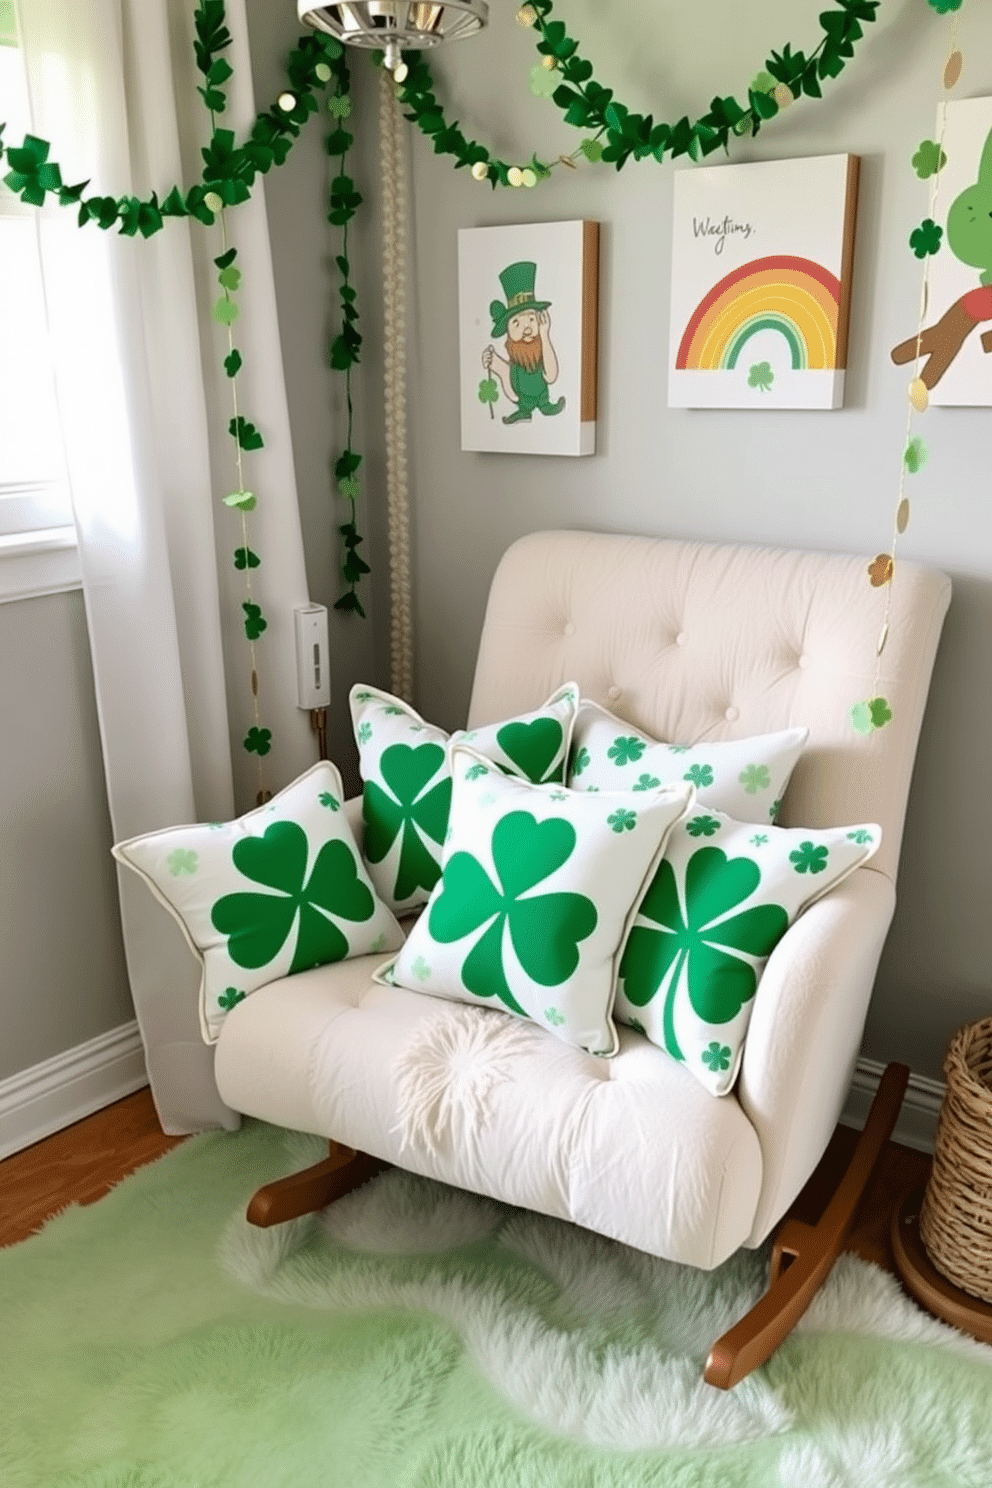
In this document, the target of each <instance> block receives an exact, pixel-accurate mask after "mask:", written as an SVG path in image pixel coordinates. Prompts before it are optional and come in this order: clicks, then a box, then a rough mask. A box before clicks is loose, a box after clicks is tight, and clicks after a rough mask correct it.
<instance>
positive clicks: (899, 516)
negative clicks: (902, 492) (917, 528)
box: [896, 496, 909, 532]
mask: <svg viewBox="0 0 992 1488" xmlns="http://www.w3.org/2000/svg"><path fill="white" fill-rule="evenodd" d="M908 526H909V501H908V499H907V497H905V496H904V497H903V498H902V500H901V501H900V503H899V510H898V511H897V512H896V530H897V531H898V532H905V531H906V528H907V527H908Z"/></svg>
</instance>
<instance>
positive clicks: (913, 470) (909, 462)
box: [902, 434, 930, 475]
mask: <svg viewBox="0 0 992 1488" xmlns="http://www.w3.org/2000/svg"><path fill="white" fill-rule="evenodd" d="M929 454H930V451H929V450H928V449H927V446H926V441H925V440H923V439H921V438H920V436H919V435H918V434H917V435H916V437H915V438H913V439H911V440H910V441H909V443H908V444H907V445H906V448H905V450H904V451H903V456H902V459H903V464H904V465H905V467H906V469H907V471H908V472H909V474H910V475H918V474H919V473H920V471H921V470H922V469H923V467H924V465H925V464H926V463H927V458H928V456H929Z"/></svg>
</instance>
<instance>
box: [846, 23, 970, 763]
mask: <svg viewBox="0 0 992 1488" xmlns="http://www.w3.org/2000/svg"><path fill="white" fill-rule="evenodd" d="M962 3H963V0H929V4H930V6H931V7H932V9H933V10H935V11H937V12H938V14H940V15H945V14H947V13H949V12H957V11H959V10H960V9H961V5H962ZM962 67H963V58H962V55H961V52H960V51H959V49H958V46H957V17H956V16H955V21H954V33H953V35H952V39H951V45H950V50H949V53H948V57H947V62H946V63H945V65H944V72H943V83H944V90H945V93H947V92H950V90H951V89H952V88H953V87H954V86H955V84H956V83H957V82H958V80H959V78H960V77H961V71H962ZM946 116H947V109H946V99H945V102H944V105H943V107H942V108H941V111H940V121H941V122H940V130H939V138H938V139H936V140H923V141H921V143H920V145H919V147H918V148H917V150H916V152H915V154H914V155H913V157H912V162H911V163H912V167H913V170H914V172H915V173H916V175H917V176H918V177H919V179H920V180H921V181H929V183H930V189H929V202H928V209H927V215H926V216H925V217H924V219H923V221H922V222H921V223H920V224H919V226H918V227H916V228H914V229H913V231H912V232H911V233H910V235H909V247H910V249H911V250H912V252H913V253H914V255H915V256H916V257H917V258H918V259H920V260H921V261H922V263H923V283H922V286H921V291H920V309H919V320H918V326H917V332H916V337H915V344H916V372H915V375H914V377H913V378H912V380H911V382H910V383H909V386H908V388H907V409H906V435H905V439H904V442H903V450H902V461H901V466H900V471H899V491H898V496H897V499H896V508H895V515H894V518H893V533H892V547H891V551H890V552H888V553H880V554H879V555H878V557H877V558H875V559H874V560H873V561H872V562H871V563H870V564H869V565H868V581H869V583H870V584H871V585H872V587H873V588H876V589H885V591H886V595H885V609H884V613H883V618H882V626H881V630H880V632H879V637H878V644H877V646H876V660H875V688H874V690H875V691H876V692H877V689H878V684H879V678H880V675H881V659H882V653H883V652H884V650H885V647H886V644H887V642H888V638H889V624H890V619H891V613H892V585H893V582H894V579H895V572H896V548H897V546H898V541H899V538H900V537H901V536H902V534H903V533H904V532H905V531H906V529H907V528H908V526H909V521H910V515H911V507H910V502H909V498H908V496H907V495H906V479H907V477H911V476H916V475H918V474H919V473H920V471H921V470H922V469H923V467H924V465H925V464H926V462H927V460H928V458H929V453H930V452H929V449H928V447H927V444H926V441H925V440H924V439H922V438H921V437H920V436H919V435H918V434H914V432H913V427H914V419H915V417H916V415H919V414H924V413H926V412H927V410H928V408H929V407H930V394H929V390H928V388H927V385H926V383H925V382H924V381H923V378H922V377H921V376H920V361H921V350H922V343H923V332H924V325H925V322H926V314H927V305H928V302H929V290H930V261H931V259H932V258H933V257H934V256H935V255H936V254H937V253H939V252H940V250H941V247H942V246H943V240H944V230H943V228H942V227H941V226H940V225H939V224H938V222H937V220H936V218H937V200H938V196H939V191H940V174H941V172H942V171H943V169H944V167H945V166H946V164H947V154H946V152H945V150H944V128H945V124H946ZM900 359H901V358H900ZM891 719H892V710H891V708H890V707H889V705H888V702H887V701H886V699H885V698H884V697H879V696H876V697H873V698H869V699H866V700H865V701H863V702H858V703H855V704H854V706H853V707H852V709H851V725H852V727H853V728H854V729H855V731H856V732H857V733H859V734H870V733H872V732H873V731H874V730H875V729H877V728H884V726H885V725H886V724H887V723H889V722H890V721H891Z"/></svg>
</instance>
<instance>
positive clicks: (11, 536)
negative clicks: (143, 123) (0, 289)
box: [0, 136, 82, 604]
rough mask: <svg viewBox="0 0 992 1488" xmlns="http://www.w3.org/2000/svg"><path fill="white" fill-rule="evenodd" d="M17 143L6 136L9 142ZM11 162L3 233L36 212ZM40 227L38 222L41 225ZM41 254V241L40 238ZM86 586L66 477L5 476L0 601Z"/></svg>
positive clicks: (2, 194) (1, 165) (3, 166)
mask: <svg viewBox="0 0 992 1488" xmlns="http://www.w3.org/2000/svg"><path fill="white" fill-rule="evenodd" d="M12 143H14V141H13V140H12V139H9V138H7V137H6V136H5V145H10V144H12ZM8 169H9V166H8V165H7V160H6V156H4V159H3V161H0V233H2V231H3V224H4V222H5V221H9V220H10V219H12V218H21V219H23V218H33V219H34V220H35V222H37V212H38V208H37V207H30V206H25V204H24V203H23V202H22V201H20V199H19V198H18V197H17V196H15V195H14V193H13V192H12V191H10V190H9V188H8V187H6V186H5V185H4V184H3V177H4V176H5V175H6V174H7V171H8ZM36 231H37V228H36ZM38 251H39V257H40V252H41V249H40V244H39V249H38ZM81 587H82V575H81V571H80V564H79V547H78V542H77V535H76V528H75V525H74V524H73V521H72V505H71V501H70V498H69V487H68V482H67V480H66V479H65V478H64V477H63V478H61V479H53V480H19V481H15V482H10V483H2V482H0V604H3V603H6V602H9V601H12V600H21V599H33V598H36V597H37V596H39V595H44V594H59V593H63V592H64V591H66V590H70V589H79V588H81Z"/></svg>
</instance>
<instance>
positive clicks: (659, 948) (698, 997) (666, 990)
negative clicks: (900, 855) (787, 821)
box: [616, 801, 882, 1095]
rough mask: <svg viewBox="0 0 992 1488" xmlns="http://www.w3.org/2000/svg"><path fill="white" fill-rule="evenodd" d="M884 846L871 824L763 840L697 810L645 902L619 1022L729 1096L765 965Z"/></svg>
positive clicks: (629, 956)
mask: <svg viewBox="0 0 992 1488" xmlns="http://www.w3.org/2000/svg"><path fill="white" fill-rule="evenodd" d="M881 836H882V832H881V828H880V827H877V826H875V825H873V824H869V825H866V826H857V827H832V828H827V829H825V830H813V829H811V828H806V827H795V828H790V829H788V830H786V829H784V828H781V827H773V826H762V827H759V828H757V829H756V828H755V824H754V823H753V822H747V823H745V822H738V821H734V820H732V818H731V817H729V816H725V815H723V813H722V812H719V811H711V810H709V809H707V808H702V807H700V806H699V804H698V801H697V805H696V807H695V809H694V810H693V811H691V812H689V813H688V814H687V815H686V816H685V817H684V818H683V819H682V821H680V822H679V823H678V824H677V826H676V827H675V828H674V830H673V831H672V834H671V836H670V837H669V839H668V844H667V846H666V848H665V855H664V858H663V859H662V862H661V865H660V867H659V869H658V872H657V873H656V874H655V877H654V881H653V882H652V884H651V886H650V888H649V889H648V891H647V893H646V894H645V896H644V898H643V900H642V901H641V905H640V909H639V912H638V915H637V919H636V921H635V923H634V927H633V929H632V930H631V932H630V938H629V940H628V941H627V947H626V950H625V951H624V955H623V961H622V964H621V966H620V981H619V986H618V988H617V999H616V1018H617V1021H618V1022H620V1023H629V1024H631V1025H632V1026H633V1027H634V1028H638V1029H640V1031H641V1032H642V1033H645V1034H646V1035H647V1037H648V1038H649V1039H650V1040H651V1042H652V1043H654V1044H658V1045H659V1046H660V1047H661V1048H663V1049H667V1050H668V1052H669V1054H671V1055H672V1057H673V1058H674V1059H679V1060H682V1061H684V1063H685V1065H686V1068H687V1069H689V1070H690V1071H691V1072H692V1074H694V1075H695V1076H696V1079H697V1080H699V1081H700V1083H701V1084H702V1085H704V1086H705V1087H706V1089H707V1090H709V1091H710V1092H711V1093H712V1094H713V1095H725V1094H726V1093H727V1091H728V1090H730V1088H731V1086H732V1085H733V1083H734V1081H735V1080H736V1078H737V1072H738V1070H739V1068H740V1062H741V1058H742V1056H743V1053H744V1040H745V1036H746V1034H747V1026H748V1023H749V1022H750V1019H751V1009H752V1007H753V1005H754V995H755V991H756V989H757V986H758V981H759V978H760V976H761V973H762V971H763V970H764V967H765V962H766V960H767V958H768V957H769V956H770V955H771V952H772V951H773V950H774V948H775V946H776V945H777V944H778V942H779V941H780V940H781V938H782V936H783V935H784V934H785V932H786V930H787V929H788V927H789V926H790V925H791V924H792V922H793V920H794V919H796V917H797V916H798V915H800V914H802V912H803V910H804V909H806V908H808V906H809V905H810V904H812V903H813V902H814V900H816V899H819V898H821V897H822V896H823V895H824V894H825V893H827V891H828V890H830V889H832V888H834V886H835V885H836V884H839V883H840V882H841V880H842V879H845V878H847V876H848V874H850V873H853V872H854V870H855V868H857V867H858V866H859V864H861V863H864V862H865V861H866V860H867V859H868V858H870V857H871V856H872V854H873V853H875V852H876V851H877V849H878V845H879V842H880V841H881Z"/></svg>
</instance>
